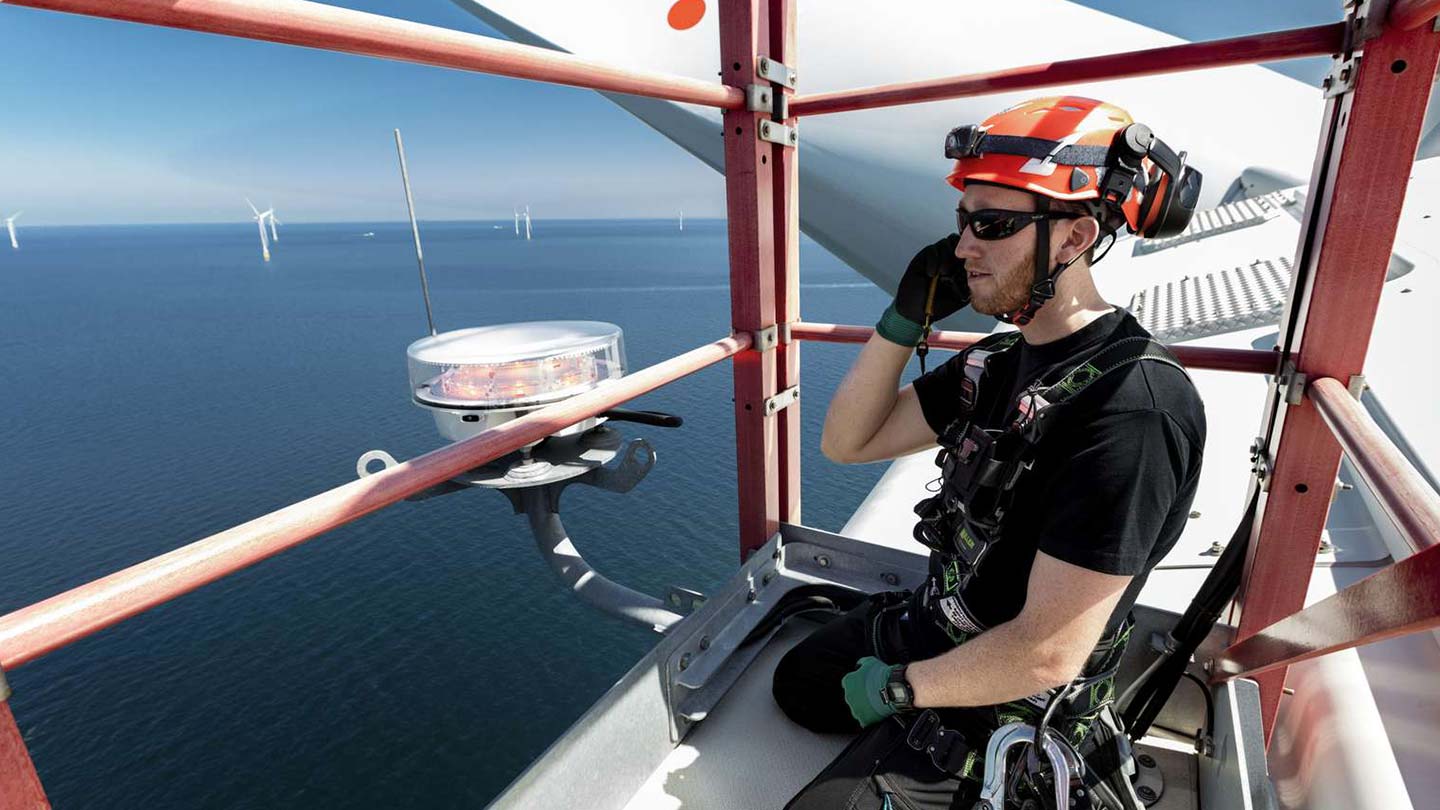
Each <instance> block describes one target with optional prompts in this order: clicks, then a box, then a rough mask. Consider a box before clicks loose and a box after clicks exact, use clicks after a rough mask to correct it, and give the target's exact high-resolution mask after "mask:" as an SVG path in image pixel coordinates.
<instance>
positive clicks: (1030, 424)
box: [917, 333, 1185, 635]
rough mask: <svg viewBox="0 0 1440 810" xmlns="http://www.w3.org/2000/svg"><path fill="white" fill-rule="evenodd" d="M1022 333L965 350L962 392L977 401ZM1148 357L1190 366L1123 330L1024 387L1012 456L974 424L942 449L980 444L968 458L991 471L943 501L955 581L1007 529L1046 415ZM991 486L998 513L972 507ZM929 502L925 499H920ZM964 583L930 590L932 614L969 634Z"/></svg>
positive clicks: (971, 620) (969, 449) (1012, 426)
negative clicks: (978, 434) (976, 432)
mask: <svg viewBox="0 0 1440 810" xmlns="http://www.w3.org/2000/svg"><path fill="white" fill-rule="evenodd" d="M1018 340H1019V336H1018V334H1017V333H1005V334H1003V335H997V336H992V337H990V338H986V339H985V340H982V341H980V342H977V343H976V344H975V345H974V346H972V347H971V348H970V350H968V351H967V353H966V356H965V359H964V364H965V365H964V367H965V375H966V379H965V382H966V383H970V386H969V387H968V388H965V387H962V398H971V397H973V399H974V401H978V397H979V385H980V382H981V380H982V379H983V377H984V368H985V366H986V365H987V364H988V362H989V360H990V359H991V357H992V356H993V355H994V354H995V353H997V352H1003V351H1005V350H1007V349H1010V348H1011V347H1013V346H1014V345H1016V344H1017V343H1018ZM972 355H978V356H972ZM1145 360H1150V361H1154V362H1160V363H1164V364H1166V365H1170V366H1173V367H1174V368H1176V369H1178V370H1179V371H1180V372H1181V373H1185V369H1184V367H1183V366H1181V365H1180V363H1179V362H1178V361H1177V360H1176V359H1175V358H1174V357H1173V356H1172V355H1171V354H1170V352H1169V351H1168V350H1166V349H1165V347H1164V346H1163V345H1161V344H1160V343H1158V342H1156V341H1154V340H1152V339H1150V338H1147V337H1138V336H1137V337H1130V338H1124V339H1121V340H1118V341H1116V342H1114V343H1111V344H1109V345H1108V346H1106V347H1105V348H1103V349H1101V350H1100V351H1098V352H1096V353H1094V354H1092V355H1090V356H1089V357H1087V358H1085V359H1082V360H1080V361H1079V362H1077V363H1076V364H1075V365H1073V366H1072V367H1071V368H1070V370H1069V371H1068V372H1066V373H1065V374H1064V375H1063V376H1062V377H1061V378H1060V380H1059V381H1057V382H1056V383H1054V384H1052V385H1048V386H1043V385H1041V384H1040V381H1039V380H1037V381H1035V382H1032V383H1031V384H1030V385H1029V386H1027V387H1026V389H1025V391H1024V392H1023V393H1022V394H1021V395H1020V396H1019V398H1018V399H1017V402H1016V403H1015V404H1014V405H1012V407H1011V409H1010V415H1009V416H1007V419H1010V421H1009V424H1008V426H1007V428H1006V430H1005V431H1004V433H1005V434H1007V435H1014V436H1016V437H1017V438H1018V439H1019V442H1018V446H1019V449H1018V450H1017V451H1015V452H1014V453H1013V455H1012V456H1011V457H1010V458H1006V459H996V458H994V453H995V450H996V448H997V447H998V446H999V442H996V441H991V442H988V443H986V445H985V447H984V449H983V450H980V448H979V447H978V446H975V442H974V441H973V440H972V426H967V429H966V431H965V435H964V437H963V441H962V443H961V444H962V446H961V447H957V448H947V449H946V451H945V452H943V453H942V454H941V458H942V459H944V458H945V455H946V453H956V452H959V453H962V454H966V455H973V454H976V453H977V452H978V455H979V457H975V458H969V459H968V460H966V464H973V465H975V468H976V469H983V470H985V471H986V473H985V474H982V475H979V476H978V477H977V478H975V479H974V480H973V483H972V484H971V486H970V490H969V493H968V494H969V495H970V498H969V499H968V500H969V501H970V502H969V503H965V502H961V503H958V504H956V505H955V508H953V509H950V508H946V509H945V511H946V512H948V513H949V514H948V515H946V517H947V519H948V521H949V522H950V523H952V524H953V525H952V527H951V534H950V537H949V538H948V540H949V543H950V546H951V548H949V549H948V550H947V549H944V548H936V546H934V545H932V546H931V547H932V548H936V550H937V551H940V552H941V553H942V554H945V555H946V556H949V557H953V558H954V559H955V561H956V564H959V565H961V567H962V568H963V569H964V570H961V571H957V572H956V574H957V576H956V577H955V579H956V580H957V583H963V582H965V581H966V580H968V579H969V578H970V577H972V576H974V575H975V573H976V572H977V570H978V567H979V563H980V561H981V559H982V558H983V557H984V556H985V553H986V552H987V551H988V550H989V548H990V546H992V545H993V544H994V543H995V542H997V541H998V540H999V538H1000V536H1001V532H1000V531H999V528H1000V527H999V521H1000V520H1001V519H1002V518H1003V515H1004V512H1005V511H1006V509H1007V508H1008V506H1009V503H1008V501H1009V498H1010V497H1013V493H1014V489H1015V486H1016V485H1017V484H1018V482H1019V481H1020V480H1021V478H1022V476H1023V474H1024V473H1025V472H1026V471H1027V470H1028V469H1029V461H1030V460H1031V457H1032V456H1033V451H1034V449H1035V447H1036V446H1037V445H1038V444H1039V443H1040V441H1041V439H1042V438H1043V436H1044V434H1045V432H1046V430H1047V428H1048V426H1049V425H1051V424H1053V423H1054V420H1051V419H1049V418H1048V417H1049V415H1050V414H1051V413H1052V409H1054V408H1056V407H1059V406H1062V405H1064V404H1065V403H1067V402H1069V401H1071V400H1073V399H1074V398H1075V397H1076V396H1078V395H1080V394H1081V393H1082V392H1084V391H1085V390H1086V389H1088V388H1089V387H1090V386H1092V385H1094V384H1095V383H1096V382H1097V381H1099V380H1100V379H1102V378H1104V377H1105V376H1106V375H1108V374H1110V373H1112V372H1114V371H1117V370H1119V369H1122V368H1125V367H1127V366H1129V365H1130V364H1132V363H1136V362H1141V361H1145ZM967 395H968V396H967ZM942 467H944V468H945V469H946V473H947V477H948V476H949V475H953V473H954V470H955V469H956V468H955V467H954V466H953V465H950V464H948V463H943V464H942ZM992 473H993V474H992ZM949 483H950V482H949V481H947V482H946V483H945V484H944V485H942V493H941V496H937V497H940V499H941V502H942V504H943V503H944V500H945V498H944V496H945V495H946V494H947V492H946V490H948V489H949V487H948V484H949ZM986 489H988V490H989V491H990V492H991V493H992V496H993V497H989V498H987V500H989V501H990V503H991V510H990V511H991V513H992V514H988V515H983V516H981V515H976V514H975V513H974V509H973V508H972V507H973V506H974V503H973V502H974V500H975V498H976V496H977V495H979V494H980V492H981V491H983V490H986ZM928 502H929V501H927V502H922V505H923V504H924V503H928ZM917 511H918V507H917ZM992 517H993V518H994V523H995V525H994V526H993V527H992V528H993V529H994V530H993V531H981V528H983V526H982V524H983V523H985V522H986V521H987V520H988V519H990V518H992ZM917 529H918V527H917ZM917 536H918V535H917ZM962 541H963V542H962ZM927 545H929V544H927ZM962 588H963V584H962V585H961V586H960V587H950V584H949V583H946V587H944V588H943V589H941V590H942V591H943V595H942V593H935V594H931V595H930V596H931V598H932V600H933V601H931V606H932V607H933V608H934V610H933V612H932V616H933V617H934V618H935V619H936V620H937V621H938V622H939V623H940V624H941V627H942V628H947V625H948V627H949V628H954V629H956V630H959V631H961V632H962V633H965V634H967V635H974V634H975V633H976V632H977V631H976V626H977V625H978V624H979V622H978V621H975V617H974V616H973V614H972V613H971V612H970V611H968V610H959V609H958V608H959V606H960V605H961V604H963V603H962V602H960V600H959V599H958V598H957V597H958V592H959V591H960V590H961V589H962ZM947 630H948V628H947Z"/></svg>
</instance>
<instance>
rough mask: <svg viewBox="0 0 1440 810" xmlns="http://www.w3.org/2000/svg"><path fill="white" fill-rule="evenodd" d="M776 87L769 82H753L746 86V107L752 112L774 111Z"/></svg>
mask: <svg viewBox="0 0 1440 810" xmlns="http://www.w3.org/2000/svg"><path fill="white" fill-rule="evenodd" d="M774 98H775V89H774V88H773V87H771V86H770V85H768V84H752V85H747V86H746V87H745V109H747V110H749V111H750V112H763V113H768V112H774V111H775V101H774Z"/></svg>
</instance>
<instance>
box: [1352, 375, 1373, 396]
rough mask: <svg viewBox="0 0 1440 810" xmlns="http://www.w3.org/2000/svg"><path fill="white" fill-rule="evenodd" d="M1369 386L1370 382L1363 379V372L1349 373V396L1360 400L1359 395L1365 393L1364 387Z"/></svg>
mask: <svg viewBox="0 0 1440 810" xmlns="http://www.w3.org/2000/svg"><path fill="white" fill-rule="evenodd" d="M1369 387H1370V383H1368V382H1366V381H1365V375H1364V374H1352V375H1350V386H1349V388H1350V396H1352V397H1354V398H1355V401H1356V402H1359V401H1360V397H1361V396H1362V395H1363V394H1364V393H1365V389H1366V388H1369Z"/></svg>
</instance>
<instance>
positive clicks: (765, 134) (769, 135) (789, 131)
mask: <svg viewBox="0 0 1440 810" xmlns="http://www.w3.org/2000/svg"><path fill="white" fill-rule="evenodd" d="M758 132H759V134H760V140H762V141H769V142H770V143H777V144H780V145H781V146H792V147H793V146H799V145H800V130H799V128H798V127H787V126H785V125H784V124H777V123H775V122H773V121H761V122H760V129H759V130H758Z"/></svg>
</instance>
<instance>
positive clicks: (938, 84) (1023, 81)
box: [791, 23, 1345, 116]
mask: <svg viewBox="0 0 1440 810" xmlns="http://www.w3.org/2000/svg"><path fill="white" fill-rule="evenodd" d="M1344 39H1345V24H1344V23H1331V24H1329V25H1317V26H1314V27H1311V28H1294V29H1290V30H1286V31H1272V32H1270V33H1268V34H1252V35H1250V36H1244V37H1234V38H1232V39H1217V40H1213V41H1211V42H1190V43H1186V44H1184V45H1167V46H1165V47H1163V48H1149V49H1146V50H1142V51H1130V52H1128V53H1113V54H1106V55H1105V56H1091V57H1087V58H1085V59H1070V60H1066V61H1064V62H1045V63H1042V64H1038V65H1026V66H1024V67H1016V68H1009V69H1008V70H995V71H989V72H986V73H972V74H969V75H966V76H951V77H947V78H943V79H930V80H928V81H922V82H907V83H905V84H888V85H882V86H880V87H866V88H861V89H858V90H840V91H837V92H834V93H814V94H811V95H800V96H796V97H795V101H794V103H793V104H792V105H791V111H792V112H794V113H795V114H796V115H800V116H806V115H824V114H826V113H837V112H848V111H850V110H868V109H872V108H875V107H894V106H896V105H899V104H919V103H921V102H925V101H939V100H942V99H947V98H965V97H967V96H983V95H987V94H990V93H1005V92H1011V91H1014V90H1031V89H1035V88H1038V87H1054V86H1056V85H1061V84H1078V83H1080V82H1093V81H1100V80H1102V79H1129V78H1135V77H1137V76H1154V75H1157V74H1161V73H1178V72H1181V71H1186V70H1203V69H1208V68H1217V67H1227V66H1230V65H1250V64H1255V63H1257V62H1274V61H1278V60H1281V59H1296V58H1299V57H1302V56H1323V55H1325V54H1331V53H1336V52H1338V51H1339V50H1340V48H1341V45H1342V43H1343V42H1344Z"/></svg>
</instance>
